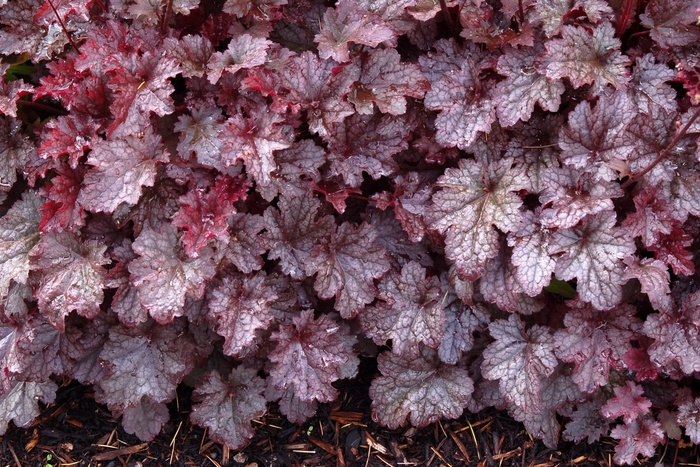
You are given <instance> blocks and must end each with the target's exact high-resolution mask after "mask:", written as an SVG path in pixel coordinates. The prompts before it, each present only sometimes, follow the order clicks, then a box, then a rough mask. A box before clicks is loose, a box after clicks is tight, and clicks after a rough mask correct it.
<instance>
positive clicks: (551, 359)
mask: <svg viewBox="0 0 700 467" xmlns="http://www.w3.org/2000/svg"><path fill="white" fill-rule="evenodd" d="M489 331H490V333H491V336H492V337H493V338H494V339H495V340H494V342H492V343H491V344H489V345H488V347H486V349H485V350H484V361H483V363H482V364H481V371H482V373H483V375H484V377H485V378H487V379H490V380H498V381H499V388H500V391H501V394H502V395H503V397H505V398H506V400H508V401H511V402H513V403H514V404H515V405H516V406H518V407H520V408H521V409H522V410H523V411H524V412H526V413H533V412H536V411H538V410H540V409H541V406H542V402H541V394H540V390H541V386H542V381H543V379H544V378H545V377H547V376H549V375H550V374H552V372H553V371H554V368H555V367H556V365H557V363H558V362H557V358H556V357H555V355H554V344H553V343H552V342H551V337H552V336H551V334H550V333H549V330H548V328H546V327H543V326H539V325H534V326H532V327H531V328H530V329H529V330H527V331H525V326H524V324H523V323H522V321H521V320H520V318H518V316H517V315H510V317H509V318H508V320H504V319H501V320H496V321H494V322H492V323H491V324H489Z"/></svg>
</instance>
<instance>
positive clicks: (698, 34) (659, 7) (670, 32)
mask: <svg viewBox="0 0 700 467" xmlns="http://www.w3.org/2000/svg"><path fill="white" fill-rule="evenodd" d="M698 9H700V2H698V1H697V0H692V1H689V2H674V1H670V0H651V1H650V2H649V3H648V4H647V7H646V9H645V10H644V13H642V14H641V15H639V19H640V20H641V23H642V25H644V26H645V27H647V28H649V29H651V31H650V34H651V38H652V39H654V41H655V42H656V43H657V44H658V46H659V47H661V48H662V49H670V48H672V47H677V46H683V45H688V44H692V43H693V42H696V41H697V40H698V39H700V28H698V27H697V26H696V24H695V23H696V22H697V20H698Z"/></svg>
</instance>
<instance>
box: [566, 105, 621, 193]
mask: <svg viewBox="0 0 700 467" xmlns="http://www.w3.org/2000/svg"><path fill="white" fill-rule="evenodd" d="M632 115H634V114H633V112H632V109H631V103H630V100H629V98H628V97H627V96H626V94H624V93H623V92H617V93H615V94H612V95H609V94H603V95H602V96H601V97H600V99H599V100H598V103H597V104H596V107H595V109H593V110H591V106H590V104H589V103H588V102H587V101H585V102H581V103H580V104H579V105H577V106H576V108H575V109H574V110H573V112H571V113H570V114H569V124H568V126H566V127H564V128H562V130H561V131H560V132H559V147H561V149H562V154H561V158H562V162H564V163H565V164H567V165H571V166H573V167H575V168H578V169H582V170H584V171H586V172H589V173H591V174H593V175H594V177H595V178H596V179H604V180H615V179H616V178H618V175H617V172H616V169H617V168H618V167H620V164H621V163H622V161H625V160H627V157H628V156H629V155H630V153H631V152H632V151H633V150H634V145H633V143H632V142H631V141H630V140H629V139H627V138H624V137H623V131H624V130H625V127H626V125H627V124H628V122H629V121H630V117H631V116H632Z"/></svg>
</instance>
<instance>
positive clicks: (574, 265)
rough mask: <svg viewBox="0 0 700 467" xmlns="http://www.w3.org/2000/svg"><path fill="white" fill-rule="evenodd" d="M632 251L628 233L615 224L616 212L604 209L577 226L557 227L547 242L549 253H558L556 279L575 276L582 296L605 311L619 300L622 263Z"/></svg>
mask: <svg viewBox="0 0 700 467" xmlns="http://www.w3.org/2000/svg"><path fill="white" fill-rule="evenodd" d="M634 251H635V248H634V243H633V241H632V239H631V238H630V237H629V235H628V234H627V233H626V232H625V231H624V230H622V229H621V228H619V227H615V213H614V212H613V211H605V212H603V213H599V214H596V215H595V216H592V217H588V218H586V219H585V220H584V221H583V222H582V223H581V224H580V227H579V228H571V229H563V230H558V231H557V232H555V233H554V235H553V236H552V242H551V243H550V245H549V252H550V254H557V253H561V256H559V257H558V259H557V265H556V269H555V274H556V276H557V278H558V279H561V280H565V281H568V280H571V279H578V285H577V291H578V293H579V296H580V297H581V299H582V300H583V301H585V302H588V303H590V304H592V305H593V306H594V307H595V308H596V309H599V310H606V309H610V308H612V307H613V306H615V305H617V304H618V303H619V302H620V300H621V299H622V284H623V283H624V279H623V275H622V274H623V263H622V261H621V260H623V259H625V258H627V257H628V256H629V255H631V254H633V253H634Z"/></svg>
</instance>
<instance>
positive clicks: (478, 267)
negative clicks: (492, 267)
mask: <svg viewBox="0 0 700 467" xmlns="http://www.w3.org/2000/svg"><path fill="white" fill-rule="evenodd" d="M510 165H511V164H510V161H508V160H503V161H501V162H499V163H498V164H496V165H493V166H485V165H484V164H480V163H478V162H475V161H472V160H466V159H462V160H460V161H459V167H458V168H451V169H447V170H446V171H445V174H444V175H443V176H442V177H440V178H439V179H438V182H437V184H436V186H438V187H440V188H441V190H440V191H438V192H437V193H435V194H434V195H433V211H432V213H430V214H428V218H429V220H430V221H431V227H432V228H434V229H435V230H437V231H438V232H440V233H443V234H445V236H446V239H445V243H446V254H447V257H448V258H449V259H450V260H452V261H454V262H455V264H456V265H457V268H458V269H459V270H460V273H462V274H464V275H465V276H467V277H469V278H471V279H475V278H476V277H478V276H479V275H481V273H482V272H483V269H484V265H485V263H486V261H487V260H488V259H490V258H493V257H494V256H496V254H497V253H498V233H497V232H496V230H495V229H494V226H495V227H497V228H499V229H500V230H501V231H503V232H509V231H511V230H512V229H513V228H515V227H516V226H517V224H518V221H519V219H520V215H521V214H520V210H519V209H520V206H521V205H522V200H521V199H520V197H519V196H517V195H516V194H514V193H513V192H517V191H518V190H520V189H522V188H524V177H523V175H522V174H521V173H519V172H518V171H517V170H514V169H511V168H510Z"/></svg>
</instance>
